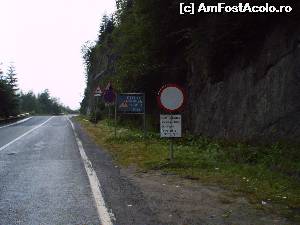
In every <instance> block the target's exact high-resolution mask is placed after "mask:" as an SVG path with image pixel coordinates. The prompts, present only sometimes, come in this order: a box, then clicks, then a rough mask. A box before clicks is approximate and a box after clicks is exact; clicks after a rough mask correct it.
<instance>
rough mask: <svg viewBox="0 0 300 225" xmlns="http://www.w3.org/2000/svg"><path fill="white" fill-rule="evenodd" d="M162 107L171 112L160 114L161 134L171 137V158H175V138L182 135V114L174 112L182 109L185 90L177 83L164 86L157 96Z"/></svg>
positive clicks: (164, 136) (163, 136)
mask: <svg viewBox="0 0 300 225" xmlns="http://www.w3.org/2000/svg"><path fill="white" fill-rule="evenodd" d="M157 101H158V105H159V106H160V108H161V109H162V110H164V111H166V112H168V113H169V114H166V115H162V114H161V115H160V136H161V137H162V138H169V139H170V153H169V155H170V156H169V157H170V160H171V161H173V159H174V143H173V139H174V138H180V137H182V132H181V130H182V122H181V115H179V114H178V115H174V114H173V113H175V112H178V111H180V110H181V109H182V108H183V106H184V102H185V92H184V90H183V89H182V88H181V87H179V86H178V85H176V84H167V85H165V86H163V87H162V88H161V89H160V91H159V93H158V96H157Z"/></svg>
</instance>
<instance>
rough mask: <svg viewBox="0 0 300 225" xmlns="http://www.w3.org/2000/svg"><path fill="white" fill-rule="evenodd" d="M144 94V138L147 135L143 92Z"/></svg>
mask: <svg viewBox="0 0 300 225" xmlns="http://www.w3.org/2000/svg"><path fill="white" fill-rule="evenodd" d="M143 96H144V118H143V119H144V138H146V135H147V131H146V97H145V93H144V94H143Z"/></svg>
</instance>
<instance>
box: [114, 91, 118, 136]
mask: <svg viewBox="0 0 300 225" xmlns="http://www.w3.org/2000/svg"><path fill="white" fill-rule="evenodd" d="M117 104H118V94H117V96H116V101H115V137H117Z"/></svg>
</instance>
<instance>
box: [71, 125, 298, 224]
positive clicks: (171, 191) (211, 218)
mask: <svg viewBox="0 0 300 225" xmlns="http://www.w3.org/2000/svg"><path fill="white" fill-rule="evenodd" d="M73 121H74V120H73ZM74 122H75V127H76V131H77V133H78V134H79V137H80V138H81V140H82V142H83V145H84V148H85V150H86V153H87V155H88V157H89V159H90V160H91V162H92V164H93V167H94V169H95V171H96V172H97V176H98V178H99V180H100V182H101V185H102V189H103V192H104V198H105V201H106V204H107V206H108V207H109V209H110V210H111V212H112V213H113V215H114V218H115V221H114V222H115V224H118V225H119V224H124V225H125V224H127V225H128V224H133V225H136V224H138V225H139V224H141V225H147V224H149V225H150V224H151V225H153V224H157V225H159V224H170V225H171V224H172V225H198V224H199V225H202V224H203V225H204V224H205V225H210V224H211V225H229V224H232V225H235V224H239V225H256V224H257V225H263V224H274V225H277V224H278V225H284V224H286V225H288V224H294V223H291V222H289V221H288V220H287V219H285V218H283V217H280V216H278V215H273V214H270V213H268V212H267V211H264V210H262V209H258V208H256V207H255V206H254V205H252V204H250V203H249V202H248V201H247V200H246V198H244V197H242V196H239V195H237V194H234V193H232V192H230V191H227V190H225V189H223V188H220V187H217V186H211V185H207V184H203V183H201V182H200V181H199V180H196V181H195V180H190V179H185V178H181V177H179V176H177V175H172V174H166V173H164V172H162V171H159V170H156V171H148V172H140V171H139V170H138V169H137V168H135V167H129V168H124V167H123V168H122V167H120V166H119V165H117V164H116V163H115V162H114V161H113V159H112V157H111V155H110V154H109V153H108V152H107V151H105V149H103V148H102V147H99V146H96V144H94V143H93V141H92V140H91V139H90V138H89V136H88V135H87V133H86V132H85V131H84V130H83V129H82V128H81V127H80V125H79V124H78V123H77V122H76V121H74Z"/></svg>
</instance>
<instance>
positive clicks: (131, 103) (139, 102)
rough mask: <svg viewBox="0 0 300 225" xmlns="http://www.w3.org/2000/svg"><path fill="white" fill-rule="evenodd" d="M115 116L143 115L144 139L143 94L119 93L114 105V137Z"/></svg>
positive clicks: (144, 111) (144, 113)
mask: <svg viewBox="0 0 300 225" xmlns="http://www.w3.org/2000/svg"><path fill="white" fill-rule="evenodd" d="M117 114H137V115H143V128H144V137H146V133H147V132H146V103H145V93H121V94H118V95H117V98H116V103H115V136H116V133H117V132H116V130H117Z"/></svg>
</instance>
